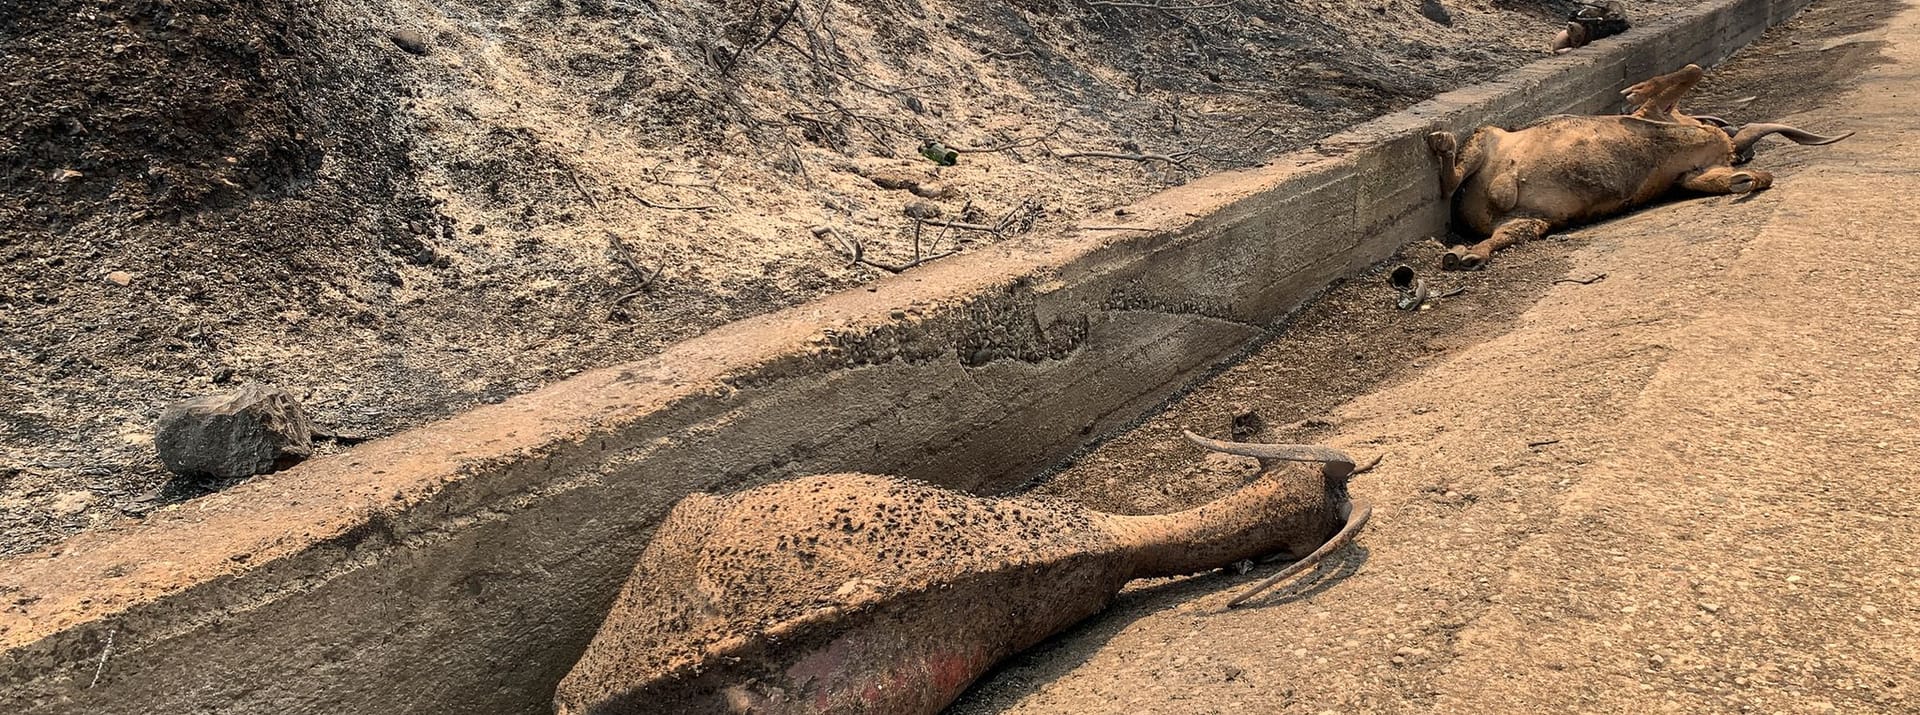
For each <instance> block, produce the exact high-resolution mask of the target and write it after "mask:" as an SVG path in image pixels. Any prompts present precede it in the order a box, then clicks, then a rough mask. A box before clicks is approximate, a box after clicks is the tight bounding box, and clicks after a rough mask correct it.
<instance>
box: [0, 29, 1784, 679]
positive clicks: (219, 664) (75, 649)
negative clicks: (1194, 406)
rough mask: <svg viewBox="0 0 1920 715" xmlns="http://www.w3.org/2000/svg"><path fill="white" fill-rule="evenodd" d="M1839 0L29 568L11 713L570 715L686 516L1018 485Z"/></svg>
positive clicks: (1589, 57)
mask: <svg viewBox="0 0 1920 715" xmlns="http://www.w3.org/2000/svg"><path fill="white" fill-rule="evenodd" d="M1808 1H1809V0H1716V1H1714V2H1709V3H1706V4H1703V5H1701V6H1699V7H1697V8H1695V9H1693V10H1690V11H1687V12H1683V13H1680V14H1679V15H1676V16H1675V17H1672V18H1670V19H1668V20H1666V21H1663V22H1660V23H1657V24H1654V25H1650V26H1647V27H1644V28H1640V29H1637V30H1635V31H1633V32H1629V33H1627V34H1625V35H1621V36H1618V37H1615V38H1610V39H1608V40H1603V41H1601V42H1599V43H1596V44H1594V45H1592V46H1590V47H1589V48H1586V49H1583V50H1581V51H1578V52H1575V53H1572V54H1570V55H1565V56H1561V57H1557V58H1552V59H1546V60H1542V61H1540V62H1537V63H1534V64H1532V65H1529V66H1527V67H1523V68H1520V69H1518V70H1515V71H1514V72H1511V73H1509V74H1508V75H1506V76H1504V77H1503V78H1501V79H1500V80H1498V81H1494V82H1490V83H1486V84H1482V85H1477V86H1474V87H1470V88H1466V89H1462V90H1458V91H1455V92H1450V93H1447V94H1445V95H1442V96H1440V97H1437V98H1435V99H1433V100H1430V101H1427V102H1424V103H1422V104H1420V105H1417V106H1415V107H1413V108H1411V109H1409V110H1407V111H1404V112H1400V113H1397V114H1393V115H1389V116H1387V117H1383V118H1381V119H1378V120H1376V121H1373V122H1369V123H1367V124H1364V125H1361V126H1359V127H1357V128H1354V129H1353V130H1350V131H1347V132H1344V133H1342V134H1339V135H1336V136H1334V137H1331V138H1329V139H1327V140H1326V141H1324V142H1321V143H1320V144H1318V145H1316V146H1315V147H1314V148H1313V149H1310V150H1304V151H1300V152H1295V153H1293V154H1289V155H1286V156H1283V157H1280V158H1279V159H1278V160H1277V161H1275V162H1274V163H1273V164H1271V165H1269V166H1268V167H1266V168H1263V169H1260V170H1257V171H1250V172H1236V173H1229V174H1223V175H1218V176H1213V177H1208V178H1205V179H1202V180H1199V181H1196V182H1194V183H1192V184H1189V185H1187V186H1184V187H1180V188H1177V189H1174V190H1170V191H1167V192H1165V193H1162V194H1159V195H1156V196H1153V197H1150V198H1148V199H1146V200H1145V201H1143V202H1141V203H1140V204H1138V205H1137V206H1136V207H1135V208H1134V211H1133V213H1131V214H1129V217H1128V219H1127V222H1128V225H1129V227H1130V230H1123V231H1116V230H1096V229H1090V228H1083V229H1081V230H1079V231H1078V232H1076V233H1075V234H1073V235H1070V236H1066V237H1062V238H1061V239H1060V240H1057V241H1049V242H1048V244H1049V245H1046V246H1042V247H1031V246H999V247H995V248H992V249H990V250H986V251H982V252H979V253H976V254H973V255H969V256H966V257H963V258H957V259H952V260H947V261H941V262H938V263H935V264H931V265H929V266H926V267H923V268H920V269H916V270H915V271H912V272H910V273H909V274H906V275H902V276H898V277H894V278H890V279H888V280H886V281H884V282H883V283H882V284H881V285H879V286H878V289H877V291H876V292H872V293H868V292H866V291H858V292H854V293H850V294H842V295H836V296H830V297H827V298H825V299H822V300H819V301H815V302H813V303H809V304H807V305H803V306H799V307H796V308H793V309H790V310H786V311H782V312H780V313H776V314H773V315H769V316H764V317H761V318H756V319H752V320H747V321H742V322H740V323H736V324H733V325H730V326H727V327H724V328H722V329H720V330H717V331H715V332H713V333H710V334H708V335H705V336H702V337H699V338H696V339H694V340H690V341H687V342H685V343H682V344H680V345H677V346H675V347H674V348H672V349H671V350H669V351H668V352H666V353H664V354H662V355H660V356H659V357H657V358H654V359H651V360H646V361H642V362H638V363H634V364H630V365H625V366H621V367H616V368H611V369H607V370H600V371H596V372H593V373H589V374H586V375H582V376H579V377H577V378H575V379H572V380H569V381H567V382H565V383H561V384H558V385H554V386H552V387H549V388H547V389H544V390H541V391H539V392H536V393H533V394H531V395H527V396H524V397H520V398H516V399H513V400H510V401H508V402H506V403H504V404H501V405H495V406H490V407H486V408H483V409H479V410H475V411H473V412H471V413H468V414H464V415H460V416H458V417H455V418H452V419H449V420H446V421H444V422H441V423H437V424H434V425H430V426H428V427H424V428H421V429H417V430H413V431H410V432H407V433H404V434H400V435H397V436H394V437H391V438H388V439H383V440H379V441H377V442H374V443H370V444H367V445H363V446H361V447H360V448H357V449H355V450H353V451H351V452H349V453H346V454H341V455H337V456H334V457H330V458H327V459H323V460H317V461H315V462H313V463H310V464H307V465H303V466H301V467H300V468H298V469H295V470H292V471H289V472H286V473H283V474H279V475H274V476H272V477H269V478H263V479H259V480H256V481H254V482H252V483H249V484H246V485H243V486H241V487H238V488H235V489H232V490H229V491H227V492H223V493H220V494H217V495H213V496H209V497H206V498H204V499H201V500H199V501H195V502H192V503H190V504H187V505H185V506H184V507H183V508H180V509H176V510H171V511H168V512H165V513H162V514H158V515H155V516H154V517H152V518H150V519H149V520H148V521H147V522H146V523H143V524H141V525H139V526H138V527H135V528H131V529H128V530H125V531H119V532H110V533H95V534H84V535H81V536H78V537H76V538H74V539H71V540H69V541H68V542H67V543H64V544H62V545H60V546H59V547H57V548H56V549H55V550H52V551H49V552H45V553H41V554H36V555H32V556H27V557H20V558H14V559H9V560H6V561H0V649H3V650H0V711H4V712H10V713H22V714H25V713H63V712H88V713H158V712H209V713H261V712H281V713H538V712H546V711H547V710H548V705H547V703H548V700H549V698H550V696H551V692H552V688H553V685H554V683H556V682H558V680H559V678H560V676H561V675H562V674H564V673H565V671H566V669H567V668H568V667H570V666H571V664H572V662H573V660H574V659H575V657H576V656H577V655H578V654H579V652H580V651H581V649H582V648H583V647H584V646H585V644H586V641H587V639H588V638H589V637H590V636H591V635H592V632H593V630H594V628H596V627H597V626H598V624H599V620H600V618H601V616H602V615H603V614H604V610H605V608H606V606H607V604H608V603H609V602H610V600H611V599H612V597H613V595H614V594H615V592H616V590H617V588H618V586H619V583H620V582H621V581H622V580H623V579H624V578H625V576H626V575H627V572H628V570H629V569H630V567H631V564H632V560H633V558H634V557H635V556H636V555H637V553H638V551H639V549H640V548H641V546H643V545H644V544H645V541H646V538H647V536H648V535H649V533H650V529H651V526H652V524H653V523H654V522H655V521H656V520H657V519H658V518H659V517H660V516H662V515H663V514H664V513H665V510H666V509H667V508H668V507H669V506H671V505H672V504H673V503H674V502H675V501H676V500H678V499H679V498H680V497H681V496H683V495H685V494H687V493H689V492H692V491H699V490H729V489H737V488H741V487H745V486H748V485H752V484H758V483H764V482H767V481H771V480H777V479H783V478H787V477H792V476H797V475H803V474H809V473H821V472H833V471H866V472H876V473H891V474H900V475H905V476H910V477H917V478H921V479H926V480H928V481H932V482H936V483H940V484H945V485H949V486H953V487H958V488H964V489H971V490H981V491H993V490H998V489H1004V488H1006V487H1008V486H1011V485H1013V484H1017V483H1019V482H1020V481H1022V480H1024V479H1025V478H1026V477H1027V476H1028V475H1030V474H1032V473H1033V472H1035V471H1036V470H1038V469H1040V468H1042V467H1044V466H1045V465H1048V464H1050V463H1052V462H1054V461H1055V460H1057V459H1059V458H1060V457H1062V456H1064V455H1066V454H1068V453H1070V452H1072V451H1073V450H1075V449H1077V448H1078V447H1080V446H1081V445H1082V444H1084V443H1085V442H1087V441H1088V440H1089V439H1090V438H1091V437H1092V436H1094V435H1099V434H1103V433H1105V432H1108V431H1110V430H1113V429H1115V428H1117V427H1119V426H1121V425H1123V424H1125V423H1126V422H1127V421H1128V420H1130V419H1131V418H1133V417H1134V416H1136V415H1137V414H1138V413H1140V412H1141V411H1142V410H1144V409H1146V408H1148V407H1149V406H1151V405H1153V404H1155V403H1157V402H1158V401H1159V400H1161V399H1162V398H1164V397H1165V396H1166V395H1168V394H1169V393H1171V392H1172V391H1174V390H1176V389H1178V388H1179V387H1181V386H1183V385H1185V384H1187V383H1188V382H1190V381H1191V380H1193V379H1194V378H1195V377H1197V376H1198V375H1200V374H1202V373H1204V372H1205V371H1207V370H1208V369H1210V368H1212V367H1213V366H1215V365H1216V364H1217V363H1219V362H1220V361H1222V360H1226V359H1230V358H1231V357H1232V356H1234V355H1235V354H1236V353H1238V352H1239V351H1240V350H1241V349H1243V348H1244V347H1245V346H1247V345H1248V344H1250V343H1251V342H1252V341H1254V340H1256V339H1258V338H1259V337H1260V336H1261V335H1262V334H1263V333H1264V332H1265V330H1266V326H1269V325H1271V324H1273V323H1274V322H1275V321H1277V320H1280V319H1281V318H1283V317H1284V316H1285V315H1286V314H1287V313H1288V312H1289V311H1291V310H1293V309H1294V308H1295V307H1296V306H1298V305H1299V304H1300V303H1301V302H1302V301H1303V300H1305V299H1307V298H1308V297H1310V296H1311V295H1312V294H1314V293H1315V292H1317V291H1319V290H1321V289H1322V288H1324V287H1325V286H1326V285H1327V284H1328V283H1330V282H1332V281H1334V280H1336V279H1339V278H1341V277H1343V276H1347V275H1351V274H1352V273H1354V272H1356V271H1358V270H1360V269H1362V268H1364V267H1366V266H1368V265H1370V264H1372V263H1374V262H1376V261H1379V260H1381V259H1383V258H1385V257H1386V256H1388V255H1390V254H1391V253H1392V252H1393V251H1394V250H1395V249H1396V248H1397V247H1399V246H1400V245H1402V244H1404V243H1406V242H1407V241H1411V240H1418V239H1421V238H1423V237H1426V236H1429V235H1434V234H1437V233H1439V232H1440V231H1441V230H1442V227H1443V226H1444V221H1445V207H1444V206H1442V205H1441V203H1440V202H1439V201H1438V200H1437V196H1436V195H1435V194H1436V193H1437V179H1436V168H1435V164H1434V162H1433V160H1432V158H1431V157H1430V156H1429V154H1428V152H1427V149H1426V146H1425V143H1424V139H1423V136H1424V134H1425V132H1427V131H1430V130H1431V129H1433V128H1435V127H1448V128H1452V129H1455V130H1460V129H1464V128H1467V127H1470V126H1475V125H1479V124H1485V123H1497V124H1513V123H1518V122H1522V121H1526V120H1530V119H1532V118H1535V117H1538V116H1540V115H1543V114H1550V113H1557V112H1604V111H1611V110H1613V109H1616V108H1617V102H1618V95H1617V94H1616V92H1617V91H1618V90H1619V89H1620V88H1621V87H1624V86H1626V84H1628V83H1630V82H1632V81H1638V80H1640V79H1644V78H1646V77H1648V76H1651V75H1653V74H1657V73H1659V72H1664V71H1670V70H1672V69H1674V68H1677V67H1679V66H1681V65H1683V64H1686V63H1688V62H1700V63H1702V64H1705V63H1710V62H1713V61H1717V60H1719V59H1721V58H1724V57H1725V56H1727V55H1728V54H1731V53H1732V52H1733V51H1734V50H1736V49H1738V48H1739V47H1741V46H1743V45H1745V44H1746V43H1747V42H1749V41H1751V40H1752V39H1754V38H1755V37H1757V36H1758V35H1759V34H1760V33H1761V32H1762V31H1764V30H1765V29H1766V28H1767V27H1769V26H1771V25H1772V24H1773V23H1775V22H1779V21H1782V20H1785V19H1786V18H1788V17H1790V16H1791V15H1792V14H1793V13H1794V12H1796V11H1798V10H1799V9H1800V8H1801V7H1803V6H1805V5H1806V4H1807V3H1808ZM821 326H836V327H832V328H829V329H822V328H821ZM96 678H97V682H96Z"/></svg>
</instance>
